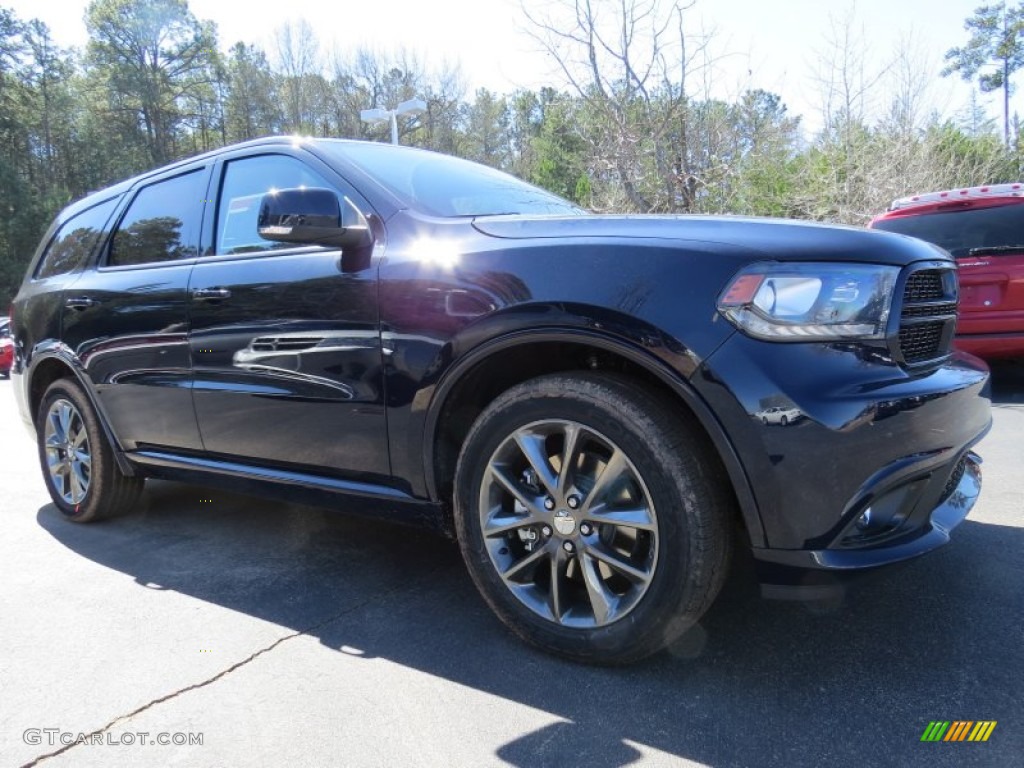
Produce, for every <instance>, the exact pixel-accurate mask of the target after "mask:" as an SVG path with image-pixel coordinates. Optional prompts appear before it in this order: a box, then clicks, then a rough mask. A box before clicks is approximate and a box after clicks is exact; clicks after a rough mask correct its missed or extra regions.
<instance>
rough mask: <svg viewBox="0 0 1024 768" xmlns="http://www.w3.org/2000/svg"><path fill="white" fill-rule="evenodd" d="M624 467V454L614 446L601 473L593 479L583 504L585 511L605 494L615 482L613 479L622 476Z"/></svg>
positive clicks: (625, 467)
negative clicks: (592, 485) (591, 486)
mask: <svg viewBox="0 0 1024 768" xmlns="http://www.w3.org/2000/svg"><path fill="white" fill-rule="evenodd" d="M626 469H627V465H626V455H625V454H624V453H623V452H622V451H620V450H619V449H618V448H616V449H615V451H614V452H613V453H612V455H611V458H610V459H608V462H607V463H606V464H605V466H604V469H603V470H601V474H600V475H598V476H597V479H596V480H595V481H594V487H593V488H591V489H590V493H589V494H588V495H587V500H586V502H584V505H583V509H584V511H585V512H586V511H587V510H589V509H590V507H591V506H593V505H595V504H597V503H598V502H599V501H600V500H601V499H603V498H604V496H605V494H606V493H608V491H609V490H610V489H611V487H612V486H613V485H614V484H615V481H616V480H618V479H619V478H620V477H622V473H623V472H625V471H626Z"/></svg>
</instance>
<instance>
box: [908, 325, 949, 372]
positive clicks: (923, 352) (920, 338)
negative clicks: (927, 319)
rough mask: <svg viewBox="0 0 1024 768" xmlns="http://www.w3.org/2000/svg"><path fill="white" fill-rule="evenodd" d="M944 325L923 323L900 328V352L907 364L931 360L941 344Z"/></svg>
mask: <svg viewBox="0 0 1024 768" xmlns="http://www.w3.org/2000/svg"><path fill="white" fill-rule="evenodd" d="M945 325H946V324H945V323H943V322H937V323H924V324H921V325H909V326H906V327H904V328H900V351H901V352H903V359H904V360H905V361H906V362H908V363H920V362H921V361H923V360H931V359H932V358H933V357H935V356H936V355H937V354H938V352H939V348H940V345H941V344H942V331H943V329H944V328H945Z"/></svg>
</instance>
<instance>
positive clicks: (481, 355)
mask: <svg viewBox="0 0 1024 768" xmlns="http://www.w3.org/2000/svg"><path fill="white" fill-rule="evenodd" d="M565 350H571V352H572V354H570V355H568V356H565V355H564V352H565ZM558 353H563V354H562V355H561V356H560V355H559V354H558ZM602 368H609V369H611V370H619V371H624V372H626V373H628V374H629V375H631V376H633V377H635V378H639V379H641V380H642V381H643V382H645V383H646V384H648V385H649V386H652V387H653V388H656V389H659V390H660V391H662V392H663V393H665V394H667V395H668V396H669V397H670V398H671V399H672V400H673V401H675V402H682V404H683V406H684V407H685V408H686V409H687V411H688V413H689V414H690V415H692V416H693V417H694V419H695V420H696V421H697V423H698V424H699V425H700V427H701V428H702V429H703V431H704V433H705V435H706V437H707V438H708V440H709V442H710V443H711V445H712V447H713V449H714V451H715V453H716V454H717V458H718V459H719V460H720V461H721V463H722V466H723V467H724V469H725V471H726V473H727V475H728V478H729V481H730V485H731V487H732V491H733V493H734V495H735V497H736V501H737V504H738V507H739V512H740V516H741V518H742V519H741V523H742V525H743V527H744V528H745V529H746V532H747V534H748V536H749V538H750V543H751V545H753V546H764V541H765V538H764V529H763V526H762V524H761V518H760V514H759V512H758V509H757V502H756V497H755V495H754V492H753V488H752V487H751V485H750V481H749V479H748V477H747V474H746V471H745V470H744V468H743V465H742V463H741V462H740V459H739V455H738V454H737V452H736V450H735V449H734V447H733V445H732V442H731V440H730V439H729V437H728V435H727V434H726V432H725V429H724V428H723V426H722V425H721V423H720V422H719V420H718V418H717V417H716V416H715V414H714V412H713V411H712V410H711V408H710V407H709V406H708V405H707V404H706V403H705V402H704V400H703V399H702V398H701V397H700V395H699V394H698V393H697V392H696V391H695V390H694V388H693V387H692V386H690V384H689V383H688V382H686V380H685V379H684V378H683V377H682V376H681V375H679V374H678V373H677V372H675V371H674V370H673V369H672V368H671V367H670V366H669V365H668V364H667V363H666V362H665V361H663V360H661V359H659V358H657V357H655V356H654V355H652V354H651V353H650V352H648V351H646V350H644V349H642V348H640V347H638V346H636V345H634V344H631V343H629V342H627V341H624V340H621V339H618V338H614V337H610V336H608V335H604V334H601V333H597V332H593V331H590V330H582V329H575V328H573V329H568V328H567V329H536V330H523V331H516V332H512V333H508V334H506V335H503V336H501V337H498V338H495V339H492V340H490V341H487V342H485V343H483V344H481V345H480V346H478V347H476V348H475V349H473V350H472V351H470V352H469V353H467V354H466V355H464V356H463V357H462V358H461V359H460V360H458V361H457V362H456V363H454V364H453V365H452V367H451V368H450V369H449V370H448V371H447V372H446V374H445V376H444V377H443V378H442V380H441V381H440V382H439V383H438V385H437V388H436V390H435V392H434V395H433V397H432V398H431V403H430V406H429V408H428V410H427V415H426V420H425V424H424V445H423V457H424V467H423V468H424V476H425V479H426V484H427V491H428V493H429V495H430V498H432V499H435V500H443V499H446V498H448V497H449V494H450V492H451V486H452V483H453V480H454V470H455V462H456V459H457V458H458V451H459V449H460V448H461V445H462V441H463V440H464V439H465V437H466V434H468V431H469V428H470V426H471V425H472V423H473V421H474V420H475V418H476V416H477V415H479V413H480V412H481V411H482V410H483V408H484V407H486V405H487V404H488V403H489V402H491V401H492V400H493V399H494V397H497V395H499V394H500V393H501V392H503V391H505V390H507V389H508V388H509V387H511V386H514V385H516V384H518V383H520V382H522V381H526V380H527V379H530V378H534V377H535V376H539V375H544V374H546V373H557V372H567V371H572V370H588V369H602ZM485 371H491V372H493V371H500V372H501V373H500V374H498V375H496V376H495V375H493V374H485ZM469 393H472V395H471V396H470V397H469V399H468V400H467V396H468V395H469ZM464 402H470V403H471V405H466V406H464V407H460V404H462V403H464Z"/></svg>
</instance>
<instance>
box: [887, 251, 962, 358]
mask: <svg viewBox="0 0 1024 768" xmlns="http://www.w3.org/2000/svg"><path fill="white" fill-rule="evenodd" d="M957 303H958V286H957V280H956V271H955V269H954V268H951V267H931V268H926V269H918V270H916V271H914V272H911V273H910V274H909V275H907V278H906V282H905V283H904V286H903V301H902V306H901V309H900V329H899V336H898V346H897V350H896V352H897V356H898V358H899V359H900V360H901V361H902V362H903V363H904V364H905V365H910V366H918V365H924V364H927V363H929V362H933V361H937V360H940V359H942V358H944V357H945V356H946V355H948V354H949V348H950V345H951V343H952V340H953V332H954V330H955V328H956V311H957Z"/></svg>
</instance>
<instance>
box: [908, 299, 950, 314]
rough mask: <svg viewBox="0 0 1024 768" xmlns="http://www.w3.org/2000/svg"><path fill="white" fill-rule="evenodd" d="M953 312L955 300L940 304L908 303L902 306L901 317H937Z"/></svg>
mask: <svg viewBox="0 0 1024 768" xmlns="http://www.w3.org/2000/svg"><path fill="white" fill-rule="evenodd" d="M955 314H956V302H955V301H946V302H943V303H941V304H917V305H914V304H910V305H907V306H904V307H903V317H938V316H941V315H955Z"/></svg>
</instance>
